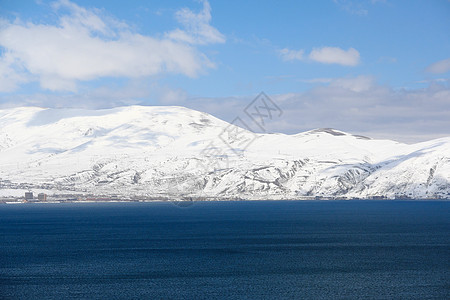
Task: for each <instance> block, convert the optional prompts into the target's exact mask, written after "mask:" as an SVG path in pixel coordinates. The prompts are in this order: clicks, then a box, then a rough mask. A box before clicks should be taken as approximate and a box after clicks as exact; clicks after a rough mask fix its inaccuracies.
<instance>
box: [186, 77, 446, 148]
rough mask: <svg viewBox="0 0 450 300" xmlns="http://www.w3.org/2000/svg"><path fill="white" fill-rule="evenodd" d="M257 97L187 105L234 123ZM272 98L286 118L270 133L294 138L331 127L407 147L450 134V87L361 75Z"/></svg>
mask: <svg viewBox="0 0 450 300" xmlns="http://www.w3.org/2000/svg"><path fill="white" fill-rule="evenodd" d="M325 81H328V79H326V80H324V82H325ZM254 96H255V95H251V96H249V97H246V98H244V97H241V98H227V99H224V98H209V99H207V98H201V99H191V100H188V101H186V104H185V105H186V106H188V107H191V108H194V109H198V110H201V111H205V112H208V113H211V114H213V115H215V116H217V117H219V118H221V119H224V120H226V121H232V120H233V119H234V118H235V117H237V116H241V117H243V118H245V114H244V113H243V110H244V108H245V107H246V105H248V104H249V103H250V102H251V101H252V100H253V97H254ZM269 96H270V97H271V98H272V99H273V100H274V101H275V102H276V103H277V104H278V106H279V107H280V108H281V109H282V110H283V116H282V117H281V118H280V119H274V120H272V121H270V122H267V127H266V131H267V132H284V133H291V134H295V133H299V132H303V131H307V130H311V129H314V128H326V127H330V128H336V129H340V130H343V131H346V132H349V133H353V134H361V135H366V136H369V137H372V138H384V139H386V138H388V139H394V140H398V141H401V142H407V143H412V142H419V141H425V140H430V139H433V138H438V137H444V136H449V135H450V131H449V128H450V102H449V101H448V99H450V86H449V85H448V83H431V84H430V85H429V86H428V87H426V88H420V89H410V90H406V89H400V90H399V89H393V88H391V87H389V86H385V85H379V84H377V83H376V82H375V80H374V78H373V77H372V76H358V77H355V78H334V79H330V80H329V84H328V85H320V86H315V87H313V88H311V89H309V90H307V91H305V92H303V93H290V94H281V95H272V94H269ZM245 121H247V119H245ZM250 122H251V120H249V124H248V126H251V125H252V124H251V123H250Z"/></svg>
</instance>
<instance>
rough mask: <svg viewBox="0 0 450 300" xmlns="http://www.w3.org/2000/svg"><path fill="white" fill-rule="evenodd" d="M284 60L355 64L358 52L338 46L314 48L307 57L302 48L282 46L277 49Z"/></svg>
mask: <svg viewBox="0 0 450 300" xmlns="http://www.w3.org/2000/svg"><path fill="white" fill-rule="evenodd" d="M278 53H279V55H280V56H281V59H283V60H284V61H294V60H303V61H306V60H309V61H314V62H319V63H323V64H338V65H342V66H352V67H353V66H356V65H358V64H359V52H358V51H357V50H356V49H354V48H349V49H348V50H343V49H341V48H338V47H322V48H314V49H313V50H312V51H311V52H310V53H309V54H308V56H307V57H305V56H304V53H305V51H304V50H303V49H299V50H293V49H288V48H284V49H281V50H279V51H278Z"/></svg>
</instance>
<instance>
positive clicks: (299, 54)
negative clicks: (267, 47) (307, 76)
mask: <svg viewBox="0 0 450 300" xmlns="http://www.w3.org/2000/svg"><path fill="white" fill-rule="evenodd" d="M304 53H305V51H304V50H291V49H288V48H284V49H281V50H280V51H279V54H280V55H281V58H282V59H283V60H284V61H290V60H302V59H303V54H304Z"/></svg>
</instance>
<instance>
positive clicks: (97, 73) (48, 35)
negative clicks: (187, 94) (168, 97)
mask: <svg viewBox="0 0 450 300" xmlns="http://www.w3.org/2000/svg"><path fill="white" fill-rule="evenodd" d="M203 5H204V9H203V12H202V13H200V14H199V15H195V14H194V15H192V16H189V15H188V11H187V10H183V12H184V13H181V14H180V16H182V15H183V14H185V18H184V19H183V18H181V17H179V16H177V18H180V21H181V22H182V23H183V25H185V26H188V25H189V24H190V23H192V24H191V25H192V26H190V27H189V30H188V31H186V34H187V35H191V36H192V39H194V40H196V41H198V43H203V44H205V43H215V42H220V41H222V40H218V39H217V37H218V36H214V34H215V33H218V31H217V30H216V29H215V28H213V27H211V26H209V25H208V22H209V21H210V19H211V15H210V7H209V4H208V3H207V2H204V4H203ZM53 7H54V9H56V12H57V13H58V14H59V24H57V25H45V24H34V23H23V22H20V21H17V22H13V23H12V22H6V21H4V22H2V24H1V26H0V46H1V47H3V48H4V49H5V51H3V54H2V56H1V57H0V79H4V80H2V83H1V84H0V91H13V90H14V89H16V88H17V87H18V85H19V84H20V83H22V82H24V81H25V79H24V78H25V76H24V74H26V73H27V74H28V75H31V76H32V77H33V78H37V79H38V80H39V82H40V84H41V87H42V88H44V89H50V90H69V91H74V90H76V88H77V82H78V81H86V80H93V79H97V78H101V77H130V78H139V77H145V76H152V75H157V74H162V73H177V74H183V75H186V76H189V77H195V76H197V75H198V74H200V73H201V72H203V71H204V70H205V69H207V68H211V67H214V64H213V63H212V62H211V61H209V60H208V58H207V57H206V56H205V55H204V54H203V53H201V52H200V51H199V50H198V49H197V48H195V47H193V46H192V45H190V44H187V43H185V42H184V41H179V40H174V39H169V38H163V39H160V38H154V37H150V36H145V35H141V34H139V33H135V32H132V31H131V30H130V29H129V28H128V27H127V25H126V24H124V23H121V22H119V21H117V20H114V19H112V18H108V17H104V16H102V15H101V13H100V12H99V11H97V10H92V11H89V10H87V9H85V8H82V7H80V6H78V5H76V4H74V3H72V2H70V1H67V0H61V1H59V2H56V3H54V4H53ZM62 11H64V12H62ZM195 16H197V17H198V18H197V19H196V18H195ZM214 37H215V38H214ZM5 79H6V80H5Z"/></svg>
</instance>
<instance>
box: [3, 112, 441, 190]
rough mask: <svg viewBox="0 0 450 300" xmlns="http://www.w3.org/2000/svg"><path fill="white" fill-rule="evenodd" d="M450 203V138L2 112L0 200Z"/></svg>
mask: <svg viewBox="0 0 450 300" xmlns="http://www.w3.org/2000/svg"><path fill="white" fill-rule="evenodd" d="M27 189H32V190H33V189H37V190H46V191H47V193H49V194H61V193H74V194H76V193H81V194H95V195H119V196H120V197H128V196H148V197H157V196H163V197H175V196H193V197H218V198H223V199H225V198H244V199H302V198H308V197H347V198H370V197H374V196H378V197H379V196H385V197H388V198H394V197H405V196H408V197H411V198H437V197H441V198H450V137H447V138H441V139H437V140H432V141H429V142H424V143H418V144H414V145H407V144H402V143H398V142H394V141H390V140H372V139H369V138H366V137H361V136H355V135H351V134H348V133H345V132H341V131H338V130H334V129H317V130H312V131H308V132H304V133H299V134H295V135H285V134H254V133H252V132H250V131H246V130H244V129H240V128H237V127H235V126H234V125H230V124H229V123H227V122H224V121H222V120H219V119H217V118H215V117H213V116H211V115H209V114H206V113H202V112H198V111H194V110H190V109H187V108H183V107H148V106H127V107H119V108H114V109H106V110H78V109H43V108H36V107H26V108H25V107H22V108H13V109H5V110H0V196H1V195H3V196H9V195H16V194H18V193H20V194H22V193H23V191H24V190H27Z"/></svg>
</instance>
